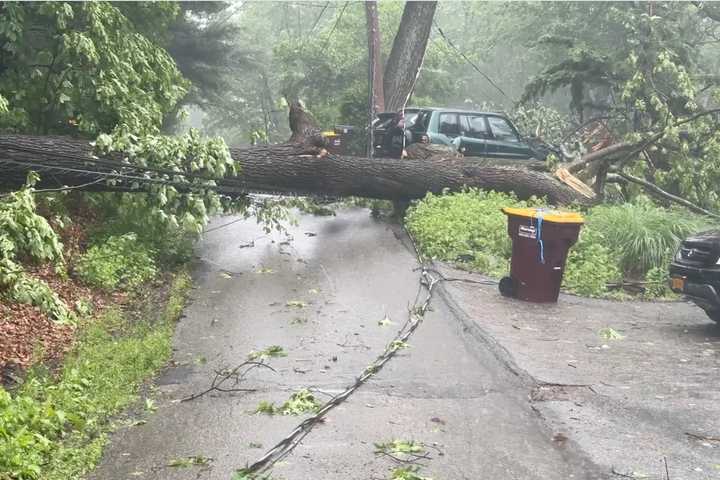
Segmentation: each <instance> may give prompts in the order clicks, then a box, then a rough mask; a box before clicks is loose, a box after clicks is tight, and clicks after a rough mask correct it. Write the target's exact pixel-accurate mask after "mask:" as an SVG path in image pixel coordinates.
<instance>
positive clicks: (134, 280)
mask: <svg viewBox="0 0 720 480" xmlns="http://www.w3.org/2000/svg"><path fill="white" fill-rule="evenodd" d="M153 257H154V252H153V251H152V250H150V249H148V248H147V247H146V246H144V245H143V244H141V243H140V242H138V240H137V235H135V234H134V233H126V234H125V235H121V236H119V237H109V238H107V239H106V240H105V241H104V242H102V243H100V244H98V245H95V246H93V247H90V248H89V249H88V251H87V253H85V254H84V255H83V256H82V257H81V258H80V260H79V261H78V265H77V268H76V271H77V274H78V276H79V277H80V278H81V279H82V280H83V281H85V282H87V283H88V284H90V285H93V286H96V287H99V288H103V289H105V290H113V289H116V288H118V287H120V288H124V289H133V288H136V287H138V286H139V285H141V284H142V283H144V282H146V281H148V280H150V279H151V278H153V277H154V276H155V274H156V273H157V270H156V267H155V261H154V259H153Z"/></svg>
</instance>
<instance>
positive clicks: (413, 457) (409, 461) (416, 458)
mask: <svg viewBox="0 0 720 480" xmlns="http://www.w3.org/2000/svg"><path fill="white" fill-rule="evenodd" d="M375 455H378V456H383V457H388V458H389V459H390V460H392V461H393V462H395V463H399V464H403V465H415V464H416V463H418V462H420V461H422V460H432V457H431V456H430V454H429V453H428V452H425V453H422V454H420V453H404V455H407V457H408V458H400V457H398V456H396V455H393V454H392V453H390V452H383V451H376V452H375Z"/></svg>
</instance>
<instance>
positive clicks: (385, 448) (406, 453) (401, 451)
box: [375, 439, 443, 464]
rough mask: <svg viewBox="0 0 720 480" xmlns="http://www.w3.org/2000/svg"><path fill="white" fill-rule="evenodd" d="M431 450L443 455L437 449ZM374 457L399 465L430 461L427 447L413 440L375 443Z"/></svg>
mask: <svg viewBox="0 0 720 480" xmlns="http://www.w3.org/2000/svg"><path fill="white" fill-rule="evenodd" d="M432 448H434V449H435V450H437V452H438V453H439V454H440V455H442V454H443V453H442V452H441V451H440V449H439V448H437V447H432ZM375 455H377V456H381V457H387V458H389V459H390V460H392V461H394V462H396V463H400V464H415V463H417V462H420V461H422V460H432V457H431V456H430V452H429V451H428V447H427V446H426V445H425V444H424V443H422V442H416V441H415V440H399V439H395V440H392V441H390V442H385V443H376V444H375Z"/></svg>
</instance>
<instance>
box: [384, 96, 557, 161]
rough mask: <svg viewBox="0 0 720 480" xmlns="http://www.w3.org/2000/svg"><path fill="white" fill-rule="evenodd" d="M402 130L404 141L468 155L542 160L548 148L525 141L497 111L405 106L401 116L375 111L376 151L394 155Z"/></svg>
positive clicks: (550, 149) (537, 143) (548, 150)
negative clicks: (447, 148) (430, 144)
mask: <svg viewBox="0 0 720 480" xmlns="http://www.w3.org/2000/svg"><path fill="white" fill-rule="evenodd" d="M403 126H404V128H403ZM403 132H404V133H405V145H407V144H410V143H414V142H425V143H434V144H440V145H448V146H452V147H454V148H456V149H457V150H459V151H460V152H461V153H462V154H463V155H465V156H472V157H485V158H510V159H518V160H530V159H535V160H544V159H545V158H546V157H547V155H548V153H550V152H551V151H552V148H551V147H549V146H545V145H542V143H541V142H537V141H535V142H532V143H530V142H528V141H527V140H526V139H524V138H523V137H522V136H521V135H520V134H519V133H518V130H517V128H515V125H513V124H512V122H511V121H510V120H509V119H508V118H507V117H505V116H504V115H502V114H499V113H491V112H473V111H467V110H455V109H441V108H406V109H405V112H404V118H403V117H402V115H400V114H395V113H382V114H380V115H378V120H376V122H375V128H374V137H375V142H374V143H375V147H376V150H375V152H376V154H377V155H378V156H393V157H394V156H397V155H396V154H397V145H403ZM400 151H402V150H400ZM393 154H395V155H393Z"/></svg>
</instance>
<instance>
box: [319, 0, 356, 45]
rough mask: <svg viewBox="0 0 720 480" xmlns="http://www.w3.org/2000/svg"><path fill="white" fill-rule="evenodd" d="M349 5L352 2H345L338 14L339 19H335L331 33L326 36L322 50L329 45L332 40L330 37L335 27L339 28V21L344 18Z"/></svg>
mask: <svg viewBox="0 0 720 480" xmlns="http://www.w3.org/2000/svg"><path fill="white" fill-rule="evenodd" d="M348 5H350V2H345V5H343V8H342V10H340V14H339V15H338V17H337V19H336V20H335V23H334V24H333V27H332V30H330V33H328V36H327V37H326V38H325V42H324V43H323V46H322V48H321V49H320V51H321V52H322V51H323V50H325V47H327V44H328V43H329V42H330V39H331V38H332V36H333V33H335V29H336V28H337V26H338V23H340V20H341V19H342V17H343V14H344V13H345V9H346V8H347V7H348Z"/></svg>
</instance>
